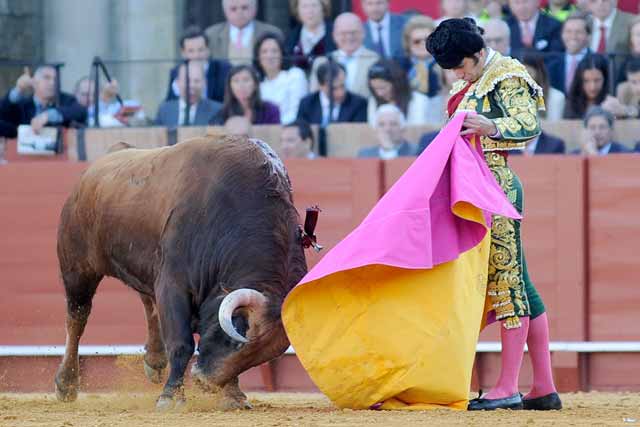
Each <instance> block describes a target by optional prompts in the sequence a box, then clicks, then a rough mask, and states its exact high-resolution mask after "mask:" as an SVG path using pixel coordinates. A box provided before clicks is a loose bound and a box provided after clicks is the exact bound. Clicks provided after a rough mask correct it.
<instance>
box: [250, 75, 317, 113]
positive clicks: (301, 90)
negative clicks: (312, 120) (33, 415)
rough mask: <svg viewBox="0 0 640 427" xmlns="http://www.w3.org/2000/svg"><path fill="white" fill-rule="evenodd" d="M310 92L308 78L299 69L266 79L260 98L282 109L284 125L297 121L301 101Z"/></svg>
mask: <svg viewBox="0 0 640 427" xmlns="http://www.w3.org/2000/svg"><path fill="white" fill-rule="evenodd" d="M308 92H309V85H308V83H307V78H306V76H305V74H304V71H302V70H301V69H300V68H298V67H291V68H289V69H288V70H282V71H280V73H279V74H278V76H277V77H276V78H275V79H273V80H269V79H267V78H265V79H264V80H263V81H262V82H261V83H260V96H261V97H262V99H263V100H265V101H269V102H272V103H274V104H276V105H277V106H278V108H280V121H281V123H282V124H287V123H291V122H293V121H294V120H295V119H296V116H297V115H298V106H299V105H300V100H301V99H302V98H303V97H304V96H305V95H306V94H307V93H308Z"/></svg>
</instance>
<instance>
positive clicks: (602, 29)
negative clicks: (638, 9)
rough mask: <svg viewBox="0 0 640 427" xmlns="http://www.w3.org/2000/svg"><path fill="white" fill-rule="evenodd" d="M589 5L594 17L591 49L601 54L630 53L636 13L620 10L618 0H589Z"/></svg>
mask: <svg viewBox="0 0 640 427" xmlns="http://www.w3.org/2000/svg"><path fill="white" fill-rule="evenodd" d="M587 5H588V8H589V12H591V16H592V17H593V37H592V39H591V50H593V51H594V52H597V53H601V54H607V53H622V54H625V53H628V52H629V27H630V26H631V21H632V20H633V18H634V15H632V14H631V13H626V12H623V11H621V10H619V9H618V7H617V6H618V2H617V0H588V3H587Z"/></svg>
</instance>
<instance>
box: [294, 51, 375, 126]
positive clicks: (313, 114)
mask: <svg viewBox="0 0 640 427" xmlns="http://www.w3.org/2000/svg"><path fill="white" fill-rule="evenodd" d="M317 79H318V86H319V91H317V92H313V93H311V94H309V95H307V96H305V97H304V98H302V101H301V102H300V108H299V109H298V119H302V120H305V121H306V122H308V123H314V124H319V125H322V126H326V125H327V124H329V122H366V121H367V100H366V99H365V98H363V97H361V96H360V95H356V94H354V93H351V92H349V91H348V90H346V88H345V79H346V72H345V68H344V66H343V65H342V64H340V63H337V62H327V63H324V64H322V65H321V66H319V67H318V72H317ZM330 88H331V89H330ZM330 90H331V92H330ZM330 96H332V97H333V109H332V110H331V120H329V109H330V105H331V103H330V99H329V97H330Z"/></svg>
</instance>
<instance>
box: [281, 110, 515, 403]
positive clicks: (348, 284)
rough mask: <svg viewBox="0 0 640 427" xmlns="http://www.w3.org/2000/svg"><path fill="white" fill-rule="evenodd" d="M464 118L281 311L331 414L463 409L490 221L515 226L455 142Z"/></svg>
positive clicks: (483, 170) (510, 210)
mask: <svg viewBox="0 0 640 427" xmlns="http://www.w3.org/2000/svg"><path fill="white" fill-rule="evenodd" d="M465 114H467V113H465V112H460V113H458V114H457V115H456V116H454V117H453V118H452V119H451V120H450V121H449V123H448V124H447V126H446V127H445V128H444V129H442V131H441V132H440V133H439V134H438V136H437V137H436V139H435V140H434V141H433V142H432V143H431V144H430V145H429V146H428V147H427V149H426V150H425V151H424V152H423V153H422V154H421V155H420V156H419V157H418V158H417V159H416V161H415V162H414V163H413V164H412V165H411V167H410V168H409V169H408V170H407V171H406V172H405V173H404V175H402V177H401V178H400V179H399V180H398V181H397V182H396V184H395V185H394V186H393V187H392V188H391V189H390V190H389V191H388V192H387V193H386V194H385V195H384V197H383V198H382V199H381V200H380V201H379V202H378V203H377V204H376V206H375V207H374V208H373V209H372V210H371V212H370V213H369V215H367V217H366V218H365V219H364V221H363V222H362V223H361V224H360V225H359V226H358V227H357V228H356V229H355V230H353V231H352V232H351V233H350V234H349V235H348V236H347V237H345V238H344V239H343V240H342V241H341V242H340V243H338V244H337V245H336V246H335V247H334V248H333V249H332V250H331V251H329V252H328V253H327V254H326V255H325V256H324V257H323V258H322V259H321V260H320V262H319V263H318V264H317V265H316V266H315V267H314V268H313V269H312V270H311V271H309V273H308V274H307V275H306V276H305V277H304V278H303V279H302V281H301V282H300V283H299V284H298V285H297V286H296V287H295V288H294V289H293V290H292V291H291V292H290V293H289V295H288V297H287V298H286V300H285V302H284V304H283V308H282V320H283V323H284V326H285V329H286V331H287V334H288V336H289V339H290V341H291V344H292V346H293V347H294V349H295V351H296V354H297V356H298V358H299V359H300V361H301V363H302V365H303V366H304V368H305V369H306V370H307V372H308V373H309V375H310V377H311V378H312V380H313V381H314V383H315V384H316V385H317V386H318V388H319V389H320V390H321V391H322V392H323V393H324V394H326V395H327V396H328V397H329V398H330V399H331V400H332V401H333V402H334V403H335V404H336V405H337V406H338V407H341V408H353V409H366V408H369V407H370V406H372V405H374V404H377V403H380V402H382V406H381V409H428V408H436V407H450V408H455V409H466V407H467V401H468V396H469V389H470V385H471V372H472V368H473V361H474V355H475V352H476V343H477V341H478V335H479V332H480V328H481V325H482V324H483V322H484V321H485V319H484V318H485V317H486V316H485V314H486V312H487V311H488V310H489V305H487V304H486V301H485V300H486V298H487V297H486V287H487V268H488V257H489V242H490V233H488V230H489V229H490V227H491V215H492V214H493V215H502V216H507V217H510V218H515V219H519V218H520V215H519V214H518V213H517V211H516V210H515V208H514V207H513V206H512V205H511V203H510V202H509V201H508V200H507V198H506V196H505V194H504V192H503V191H502V189H501V188H500V186H499V185H498V184H497V183H496V181H495V179H494V178H493V176H492V174H491V172H490V171H489V169H488V167H487V165H486V163H485V160H484V157H483V155H482V150H481V147H479V144H475V142H474V141H473V140H471V142H470V141H469V140H467V139H465V138H463V137H461V136H460V135H459V133H460V129H461V126H462V122H463V120H464V117H465Z"/></svg>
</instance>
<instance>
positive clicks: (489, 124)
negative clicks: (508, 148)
mask: <svg viewBox="0 0 640 427" xmlns="http://www.w3.org/2000/svg"><path fill="white" fill-rule="evenodd" d="M462 128H463V129H464V130H463V131H462V132H460V135H471V134H476V135H481V136H491V135H495V134H496V133H498V128H497V127H496V125H495V123H493V121H491V120H489V119H487V118H486V117H485V116H482V115H480V114H474V115H468V116H467V117H465V119H464V122H463V123H462Z"/></svg>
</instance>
